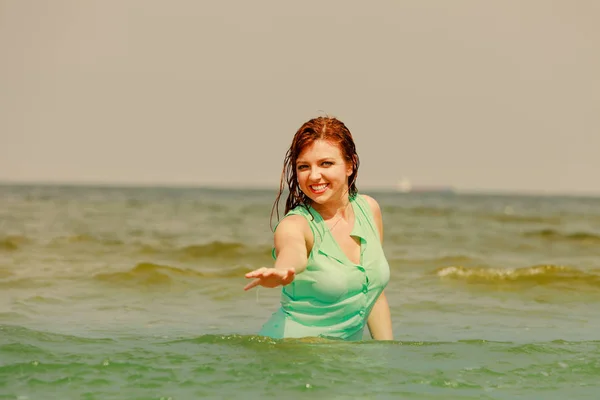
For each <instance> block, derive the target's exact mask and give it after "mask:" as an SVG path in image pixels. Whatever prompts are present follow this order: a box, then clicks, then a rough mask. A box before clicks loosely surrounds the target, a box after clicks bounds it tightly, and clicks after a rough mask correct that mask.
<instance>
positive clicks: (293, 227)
mask: <svg viewBox="0 0 600 400" xmlns="http://www.w3.org/2000/svg"><path fill="white" fill-rule="evenodd" d="M273 239H274V244H275V249H274V251H275V253H278V252H279V251H280V250H281V249H282V248H283V247H288V246H292V247H295V246H304V247H306V249H307V251H310V250H311V249H312V246H313V243H314V238H313V233H312V230H311V228H310V225H309V223H308V220H307V219H306V218H305V217H304V216H302V215H299V214H288V215H286V216H285V217H283V219H282V220H281V221H279V223H278V224H277V226H276V228H275V232H274V235H273ZM275 253H274V254H275Z"/></svg>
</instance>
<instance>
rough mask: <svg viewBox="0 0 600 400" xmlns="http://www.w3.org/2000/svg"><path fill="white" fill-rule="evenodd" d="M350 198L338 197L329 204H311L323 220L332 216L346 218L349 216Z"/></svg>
mask: <svg viewBox="0 0 600 400" xmlns="http://www.w3.org/2000/svg"><path fill="white" fill-rule="evenodd" d="M349 205H350V200H349V199H348V197H344V198H343V199H340V201H338V202H335V203H331V204H329V203H328V204H317V203H313V204H312V205H311V206H312V208H314V209H315V210H317V212H318V213H319V214H320V215H321V217H322V218H323V219H324V220H330V219H333V218H346V219H347V218H348V217H349V216H350V213H351V210H350V207H349Z"/></svg>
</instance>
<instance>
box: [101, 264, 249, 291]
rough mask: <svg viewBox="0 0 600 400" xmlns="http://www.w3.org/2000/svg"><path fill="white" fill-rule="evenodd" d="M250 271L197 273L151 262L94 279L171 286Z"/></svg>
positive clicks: (119, 283) (238, 269) (240, 274)
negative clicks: (177, 283) (190, 280)
mask: <svg viewBox="0 0 600 400" xmlns="http://www.w3.org/2000/svg"><path fill="white" fill-rule="evenodd" d="M249 271H250V269H248V268H244V267H231V268H219V269H216V270H213V271H197V270H192V269H188V268H177V267H172V266H169V265H160V264H154V263H150V262H143V263H139V264H137V265H136V266H135V267H133V268H132V269H130V270H128V271H121V272H110V273H102V274H97V275H94V279H95V280H98V281H101V282H106V283H111V284H118V285H140V284H141V285H149V286H157V285H170V284H172V283H175V282H184V281H187V280H189V278H192V279H200V278H232V277H238V278H239V277H243V276H244V274H245V273H247V272H249Z"/></svg>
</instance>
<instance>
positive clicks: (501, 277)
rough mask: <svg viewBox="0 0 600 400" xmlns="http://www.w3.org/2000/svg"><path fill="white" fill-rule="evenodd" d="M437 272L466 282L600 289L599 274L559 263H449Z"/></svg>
mask: <svg viewBox="0 0 600 400" xmlns="http://www.w3.org/2000/svg"><path fill="white" fill-rule="evenodd" d="M435 273H436V275H437V276H438V277H440V278H449V279H456V280H461V281H465V282H468V283H487V284H511V283H530V284H536V285H562V286H566V287H570V288H572V289H577V288H582V287H584V286H587V287H591V288H600V274H598V273H596V272H595V271H591V272H584V271H581V270H578V269H576V268H572V267H567V266H560V265H535V266H531V267H524V268H481V267H473V268H467V267H462V266H451V267H443V268H438V269H437V270H436V272H435Z"/></svg>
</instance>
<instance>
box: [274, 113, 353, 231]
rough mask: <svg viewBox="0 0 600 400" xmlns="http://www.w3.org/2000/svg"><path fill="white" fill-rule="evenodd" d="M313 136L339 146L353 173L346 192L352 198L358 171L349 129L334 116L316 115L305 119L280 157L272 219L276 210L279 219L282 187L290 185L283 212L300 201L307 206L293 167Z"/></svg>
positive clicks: (297, 204)
mask: <svg viewBox="0 0 600 400" xmlns="http://www.w3.org/2000/svg"><path fill="white" fill-rule="evenodd" d="M316 140H326V141H328V142H329V143H332V144H336V145H337V146H339V148H340V151H341V152H342V157H343V158H344V160H345V161H346V162H347V163H349V164H350V165H352V174H351V175H350V176H349V177H348V196H349V198H354V197H355V196H356V193H357V192H358V190H357V189H356V177H357V175H358V166H359V160H358V154H357V153H356V146H355V144H354V139H353V138H352V134H351V133H350V130H349V129H348V128H347V127H346V125H344V123H343V122H342V121H340V120H338V119H337V118H334V117H318V118H313V119H311V120H310V121H307V122H305V123H304V124H303V125H302V126H301V127H300V129H298V131H297V132H296V134H295V135H294V139H293V140H292V144H291V146H290V148H289V149H288V151H287V152H286V154H285V159H284V161H283V170H282V171H281V181H280V182H279V193H278V194H277V197H276V199H275V203H274V204H273V208H272V210H271V220H272V219H273V213H277V220H279V200H280V199H281V195H282V194H283V191H284V189H285V184H286V183H287V188H288V189H289V194H288V197H287V200H286V202H285V213H284V215H285V214H287V213H288V211H290V210H292V209H293V208H294V207H297V206H299V205H302V206H304V207H306V208H308V206H309V205H310V202H311V200H310V198H309V197H308V196H307V195H306V194H304V193H303V192H302V191H301V190H300V187H299V185H298V174H297V171H296V161H297V160H298V156H299V155H300V153H302V151H303V150H304V149H305V148H306V147H307V146H310V145H312V144H313V143H314V142H315V141H316Z"/></svg>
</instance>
